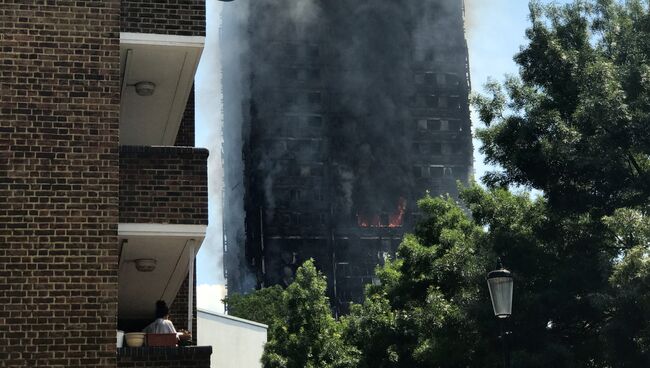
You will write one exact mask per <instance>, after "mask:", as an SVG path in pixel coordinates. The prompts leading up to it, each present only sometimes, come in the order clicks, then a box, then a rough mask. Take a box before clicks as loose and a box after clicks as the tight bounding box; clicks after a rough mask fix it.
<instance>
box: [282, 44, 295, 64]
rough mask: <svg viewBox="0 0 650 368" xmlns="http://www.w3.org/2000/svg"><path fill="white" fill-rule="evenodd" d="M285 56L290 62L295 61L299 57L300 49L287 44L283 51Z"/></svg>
mask: <svg viewBox="0 0 650 368" xmlns="http://www.w3.org/2000/svg"><path fill="white" fill-rule="evenodd" d="M282 55H284V56H285V57H286V58H287V59H289V60H295V59H296V58H297V57H298V47H297V46H296V45H295V44H292V43H289V44H285V45H284V47H283V50H282Z"/></svg>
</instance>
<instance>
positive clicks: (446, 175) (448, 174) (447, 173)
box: [444, 167, 454, 178]
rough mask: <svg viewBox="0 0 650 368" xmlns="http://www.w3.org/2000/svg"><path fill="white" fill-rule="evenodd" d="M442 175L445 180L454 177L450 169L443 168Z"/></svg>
mask: <svg viewBox="0 0 650 368" xmlns="http://www.w3.org/2000/svg"><path fill="white" fill-rule="evenodd" d="M444 175H445V177H446V178H451V177H453V176H454V171H453V170H452V169H451V167H445V171H444Z"/></svg>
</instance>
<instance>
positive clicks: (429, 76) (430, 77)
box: [424, 72, 435, 86]
mask: <svg viewBox="0 0 650 368" xmlns="http://www.w3.org/2000/svg"><path fill="white" fill-rule="evenodd" d="M434 80H435V74H434V73H431V72H426V73H424V83H425V84H426V85H428V86H431V85H433V81H434Z"/></svg>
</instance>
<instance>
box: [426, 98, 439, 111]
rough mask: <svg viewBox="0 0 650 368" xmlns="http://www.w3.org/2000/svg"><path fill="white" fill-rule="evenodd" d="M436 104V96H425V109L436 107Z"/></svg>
mask: <svg viewBox="0 0 650 368" xmlns="http://www.w3.org/2000/svg"><path fill="white" fill-rule="evenodd" d="M436 102H437V99H436V96H433V95H429V96H427V107H428V108H434V107H436ZM438 104H439V103H438Z"/></svg>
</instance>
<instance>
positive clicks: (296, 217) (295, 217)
mask: <svg viewBox="0 0 650 368" xmlns="http://www.w3.org/2000/svg"><path fill="white" fill-rule="evenodd" d="M290 218H291V220H290V221H291V222H290V224H291V225H295V226H300V220H301V216H300V214H299V213H297V212H294V213H292V214H291V215H290Z"/></svg>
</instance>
